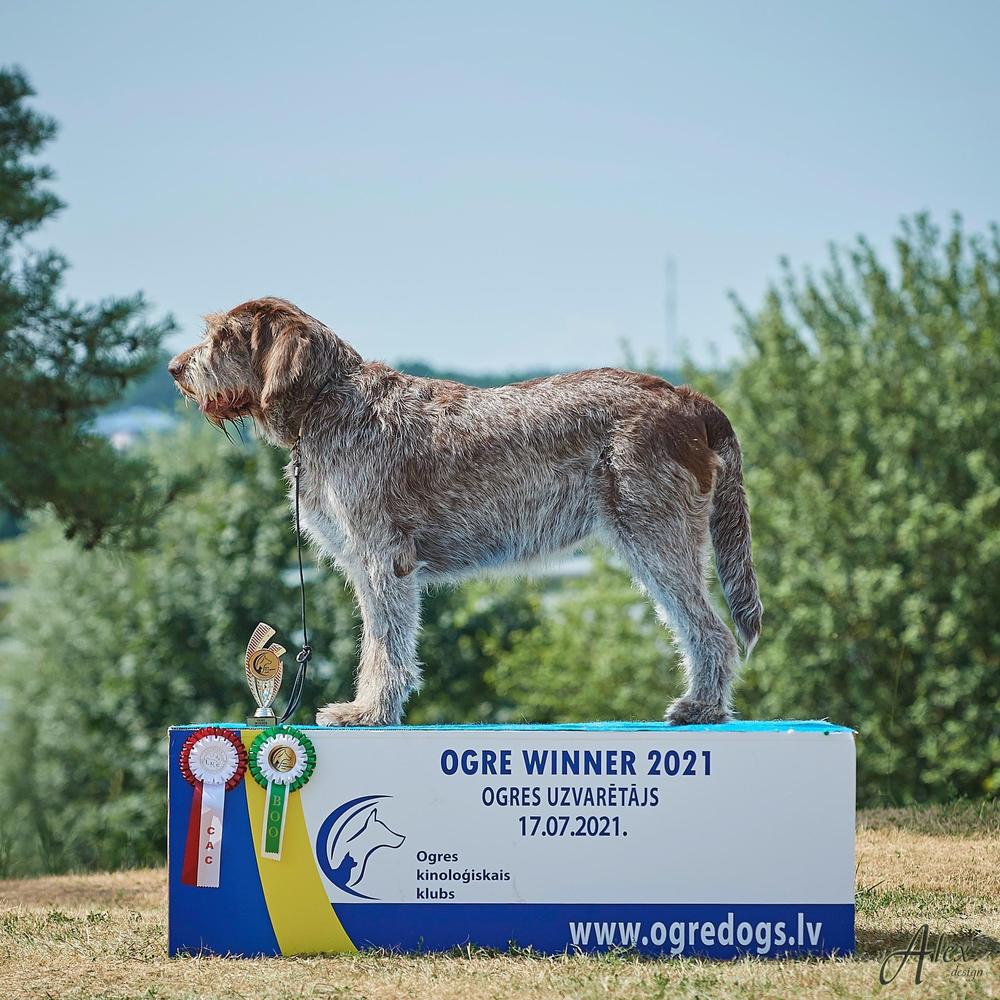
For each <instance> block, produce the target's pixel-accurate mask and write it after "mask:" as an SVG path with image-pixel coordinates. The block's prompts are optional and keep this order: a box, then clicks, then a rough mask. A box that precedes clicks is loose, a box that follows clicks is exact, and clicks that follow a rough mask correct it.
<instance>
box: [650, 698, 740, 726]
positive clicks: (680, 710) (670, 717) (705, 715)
mask: <svg viewBox="0 0 1000 1000" xmlns="http://www.w3.org/2000/svg"><path fill="white" fill-rule="evenodd" d="M664 718H665V719H666V720H667V722H669V723H670V724H671V725H672V726H711V725H715V724H716V723H719V722H728V721H729V720H730V719H731V718H732V716H731V715H730V713H729V711H728V710H727V709H726V706H725V705H720V704H718V703H717V702H708V701H695V700H694V699H693V698H678V699H677V700H676V701H675V702H674V703H673V704H672V705H670V707H669V708H668V709H667V713H666V715H665V716H664Z"/></svg>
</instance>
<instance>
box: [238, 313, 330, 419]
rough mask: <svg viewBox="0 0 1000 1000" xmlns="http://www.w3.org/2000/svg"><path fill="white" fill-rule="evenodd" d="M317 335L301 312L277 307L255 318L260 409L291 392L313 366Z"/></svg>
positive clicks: (252, 342) (254, 348)
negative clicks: (259, 380)
mask: <svg viewBox="0 0 1000 1000" xmlns="http://www.w3.org/2000/svg"><path fill="white" fill-rule="evenodd" d="M315 342H316V331H315V330H314V329H313V324H312V323H310V321H309V318H308V317H307V316H305V315H304V314H302V313H299V312H298V310H293V309H292V308H284V307H283V304H282V305H281V306H275V307H272V308H268V309H262V310H260V311H259V312H258V313H257V314H256V315H255V316H254V317H253V329H252V332H251V338H250V345H251V353H252V354H253V355H254V356H255V357H256V358H257V359H259V360H258V364H259V371H260V378H261V392H260V408H261V409H262V410H266V409H267V408H268V406H270V405H271V404H273V403H274V402H275V400H277V399H280V398H281V397H282V396H284V395H285V394H286V393H287V392H290V391H291V390H292V389H293V388H294V387H295V385H296V383H297V382H298V381H299V380H300V379H301V378H302V377H303V375H305V374H306V372H307V371H308V370H309V368H310V365H311V363H312V355H313V350H314V346H315Z"/></svg>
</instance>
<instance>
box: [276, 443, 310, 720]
mask: <svg viewBox="0 0 1000 1000" xmlns="http://www.w3.org/2000/svg"><path fill="white" fill-rule="evenodd" d="M301 438H302V435H301V434H300V435H299V437H297V438H296V439H295V444H293V445H292V480H293V482H294V485H295V551H296V554H297V555H298V557H299V611H300V614H301V618H302V648H301V649H300V650H299V651H298V653H296V654H295V661H296V663H298V665H299V666H298V669H297V670H296V671H295V680H293V681H292V690H291V691H289V693H288V705H287V706H286V708H285V714H284V715H282V717H281V718H280V719H279V720H278V722H279V723H284V722H287V721H288V720H289V719H290V718H291V717H292V716H293V715H294V714H295V712H296V711H297V710H298V707H299V705H300V704H301V702H302V689H303V688H304V687H305V684H306V674H307V672H308V669H309V661H310V660H311V659H312V655H313V651H312V646H310V645H309V630H308V628H307V627H306V577H305V573H304V571H303V569H302V527H301V525H300V524H299V480H300V479H301V473H302V460H301V458H300V457H299V441H300V440H301Z"/></svg>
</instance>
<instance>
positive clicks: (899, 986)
mask: <svg viewBox="0 0 1000 1000" xmlns="http://www.w3.org/2000/svg"><path fill="white" fill-rule="evenodd" d="M923 923H927V924H929V925H930V929H931V933H932V935H937V934H940V933H946V934H948V935H951V936H953V937H954V940H955V942H956V943H961V942H964V943H966V944H967V945H968V943H969V942H970V941H973V940H975V941H976V942H977V947H978V948H979V949H981V950H982V949H984V947H985V948H990V949H992V950H993V952H994V954H993V956H992V957H991V958H981V959H979V960H977V961H973V962H958V961H956V962H947V963H946V962H941V961H938V962H936V963H931V962H928V963H927V964H925V966H924V975H923V982H922V983H920V984H919V985H917V984H915V983H914V981H913V965H912V963H911V964H910V965H909V966H908V967H907V968H906V969H904V970H903V973H902V974H901V975H900V976H899V978H898V979H897V980H896V981H895V982H893V983H892V984H891V985H889V986H887V987H880V986H879V983H878V973H879V966H880V965H881V962H882V958H883V957H884V955H885V953H886V952H887V951H888V950H891V949H894V948H899V947H903V946H904V945H905V944H906V943H907V942H908V940H909V938H910V936H911V934H912V933H913V931H914V929H915V928H916V927H917V926H919V925H920V924H923ZM957 973H961V975H959V974H957ZM875 995H881V996H885V997H922V998H925V1000H939V998H951V997H993V996H998V995H1000V807H998V806H997V805H996V804H995V803H994V804H993V805H991V806H982V807H973V806H966V807H962V806H959V807H951V808H948V809H941V808H935V809H922V810H878V811H873V812H869V813H863V814H861V816H860V817H859V822H858V954H857V956H856V957H854V958H851V959H837V960H803V961H773V960H767V959H763V960H761V959H756V960H744V961H739V962H734V963H723V962H709V961H695V960H687V959H685V960H677V959H669V960H663V961H652V960H645V959H640V958H636V957H634V956H629V955H612V956H601V957H584V956H562V957H558V958H541V957H537V956H532V955H496V954H492V953H483V952H472V953H471V954H462V955H457V954H452V955H425V956H413V957H408V956H398V955H386V954H367V955H362V956H342V957H329V958H301V959H299V958H288V959H266V960H256V961H250V960H236V959H219V958H181V959H168V958H167V956H166V899H165V880H164V873H163V872H162V871H159V870H158V871H141V872H123V873H117V874H110V875H85V876H69V877H65V878H44V879H34V880H21V881H8V882H0V996H3V997H5V998H6V997H10V998H15V997H31V998H33V1000H34V998H37V997H54V998H59V1000H62V998H84V997H86V998H98V997H100V998H116V1000H118V998H125V997H136V998H138V997H146V998H160V997H220V998H221V997H247V998H254V1000H256V998H264V997H351V998H355V997H357V998H369V1000H376V998H388V997H421V998H422V997H428V998H435V1000H437V998H442V1000H448V998H455V1000H480V998H483V1000H485V998H488V997H489V998H492V997H497V998H499V997H504V998H506V997H512V996H524V997H560V998H562V997H567V998H568V997H573V998H577V997H579V998H590V997H594V998H597V997H635V998H640V997H641V998H643V1000H652V998H657V997H671V998H674V997H677V998H696V997H697V998H713V997H720V998H723V997H724V998H730V997H733V998H771V997H774V998H781V1000H785V998H790V997H796V998H797V997H870V996H875Z"/></svg>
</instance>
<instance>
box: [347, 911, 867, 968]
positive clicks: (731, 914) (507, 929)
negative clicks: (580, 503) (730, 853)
mask: <svg viewBox="0 0 1000 1000" xmlns="http://www.w3.org/2000/svg"><path fill="white" fill-rule="evenodd" d="M335 909H336V911H337V916H338V917H339V918H340V920H341V923H342V924H343V925H344V929H345V930H346V931H347V933H348V934H349V935H350V937H351V940H353V941H354V943H355V944H356V945H357V946H358V947H359V948H364V947H378V948H394V949H399V950H401V951H444V950H447V949H449V948H455V947H460V946H463V945H468V944H472V945H477V946H479V947H485V948H499V949H506V948H508V947H510V946H512V945H513V946H517V947H521V948H532V949H534V950H535V951H539V952H545V953H549V954H557V953H560V952H565V951H577V950H579V951H588V952H600V951H609V950H611V949H620V948H634V949H635V950H637V951H640V952H643V953H645V954H655V955H664V954H666V955H701V956H704V957H707V958H736V957H739V956H741V955H758V956H761V957H767V958H775V957H778V956H781V955H830V954H834V953H836V954H840V955H847V954H851V953H852V952H853V951H854V905H853V904H852V903H842V904H801V905H795V904H774V903H744V904H734V905H724V904H714V903H677V904H673V903H451V902H448V903H337V905H336V907H335Z"/></svg>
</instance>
